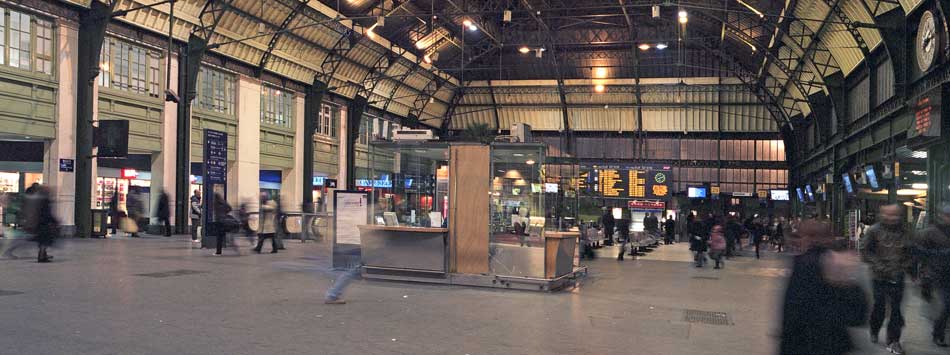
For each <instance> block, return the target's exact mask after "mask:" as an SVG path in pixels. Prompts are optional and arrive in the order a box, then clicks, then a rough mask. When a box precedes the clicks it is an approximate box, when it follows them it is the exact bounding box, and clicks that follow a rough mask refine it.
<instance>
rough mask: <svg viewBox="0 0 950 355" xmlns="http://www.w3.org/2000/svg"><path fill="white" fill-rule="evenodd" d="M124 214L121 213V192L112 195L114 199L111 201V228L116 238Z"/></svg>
mask: <svg viewBox="0 0 950 355" xmlns="http://www.w3.org/2000/svg"><path fill="white" fill-rule="evenodd" d="M122 217H123V216H122V213H121V212H120V211H119V191H118V190H116V191H114V192H113V193H112V199H110V200H109V219H110V220H109V222H111V223H109V227H112V235H113V236H115V235H116V233H117V232H118V229H119V221H121V220H122Z"/></svg>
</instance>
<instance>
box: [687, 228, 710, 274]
mask: <svg viewBox="0 0 950 355" xmlns="http://www.w3.org/2000/svg"><path fill="white" fill-rule="evenodd" d="M706 240H707V237H706V234H705V231H704V227H703V222H700V221H696V220H694V221H692V222H691V223H690V224H689V250H690V251H692V252H693V253H694V255H693V260H694V261H695V262H696V267H703V264H705V263H706V247H707V246H706Z"/></svg>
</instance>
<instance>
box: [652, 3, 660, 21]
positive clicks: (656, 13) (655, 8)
mask: <svg viewBox="0 0 950 355" xmlns="http://www.w3.org/2000/svg"><path fill="white" fill-rule="evenodd" d="M652 14H653V18H657V17H660V5H653V11H652Z"/></svg>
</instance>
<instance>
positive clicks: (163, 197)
mask: <svg viewBox="0 0 950 355" xmlns="http://www.w3.org/2000/svg"><path fill="white" fill-rule="evenodd" d="M170 215H171V208H169V206H168V194H167V193H165V191H164V190H163V191H161V192H159V193H158V208H156V209H155V217H157V218H158V223H159V225H161V226H162V234H164V235H165V236H166V237H171V236H172V224H171V221H169V217H170Z"/></svg>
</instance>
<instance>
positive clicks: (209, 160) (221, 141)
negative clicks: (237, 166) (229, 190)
mask: <svg viewBox="0 0 950 355" xmlns="http://www.w3.org/2000/svg"><path fill="white" fill-rule="evenodd" d="M204 133H205V136H204V138H205V139H204V142H205V151H204V156H205V161H204V163H205V174H206V176H207V179H206V180H205V181H204V183H206V184H224V183H227V176H228V134H227V133H226V132H221V131H215V130H212V129H205V130H204Z"/></svg>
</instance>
